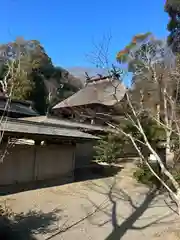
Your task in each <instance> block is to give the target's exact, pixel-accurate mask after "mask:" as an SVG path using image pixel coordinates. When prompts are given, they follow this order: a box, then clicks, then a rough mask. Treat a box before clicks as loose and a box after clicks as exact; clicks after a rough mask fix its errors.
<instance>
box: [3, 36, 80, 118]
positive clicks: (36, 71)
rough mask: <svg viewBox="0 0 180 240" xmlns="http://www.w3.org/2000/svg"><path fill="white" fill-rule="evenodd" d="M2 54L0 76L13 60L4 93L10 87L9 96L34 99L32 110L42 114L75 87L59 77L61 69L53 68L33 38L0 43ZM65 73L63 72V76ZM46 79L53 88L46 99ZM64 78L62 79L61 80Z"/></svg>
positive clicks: (47, 93) (75, 89) (74, 89)
mask: <svg viewBox="0 0 180 240" xmlns="http://www.w3.org/2000/svg"><path fill="white" fill-rule="evenodd" d="M0 52H1V53H2V56H3V57H2V59H1V65H0V79H3V78H4V76H5V75H6V74H7V72H8V68H7V65H9V64H11V63H14V66H13V68H14V70H13V76H12V74H10V75H9V76H8V79H7V80H8V92H10V90H11V88H12V86H13V91H12V98H15V99H20V100H30V101H33V102H34V106H35V108H36V110H37V111H38V112H39V113H40V114H45V113H46V111H47V108H48V107H49V106H52V105H53V104H54V103H57V102H58V101H60V100H63V99H64V98H66V97H69V96H70V95H72V94H73V93H74V92H76V91H77V90H78V89H77V88H76V87H74V86H72V84H70V83H69V82H67V79H65V80H64V79H63V77H62V73H63V74H64V72H65V70H63V69H61V68H59V67H55V66H54V65H53V64H52V61H51V59H50V57H49V56H48V55H47V53H46V51H45V49H44V48H43V46H42V45H41V44H40V43H39V42H38V41H36V40H29V41H26V40H24V39H23V38H18V39H16V41H14V42H11V43H8V44H3V45H0ZM67 74H68V72H67V73H66V75H67ZM45 80H46V81H50V82H51V81H54V82H53V84H54V85H55V88H56V92H55V91H53V96H52V99H51V100H52V101H51V102H47V98H48V95H49V91H51V90H49V89H47V87H46V85H45ZM65 81H66V82H65Z"/></svg>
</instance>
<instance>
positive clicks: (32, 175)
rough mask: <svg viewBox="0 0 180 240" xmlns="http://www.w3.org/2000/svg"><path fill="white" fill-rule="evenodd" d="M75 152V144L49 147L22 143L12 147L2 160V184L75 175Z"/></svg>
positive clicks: (0, 169)
mask: <svg viewBox="0 0 180 240" xmlns="http://www.w3.org/2000/svg"><path fill="white" fill-rule="evenodd" d="M4 148H5V147H2V148H1V149H4ZM2 152H3V151H2ZM74 152H75V146H73V145H59V144H58V145H49V146H36V145H33V146H30V145H21V144H20V145H15V146H14V147H11V148H8V152H7V154H6V155H5V158H4V160H3V162H2V163H0V185H6V184H7V185H8V184H17V183H25V182H32V181H39V180H45V179H53V178H57V177H63V178H64V176H67V178H69V177H72V178H73V171H74Z"/></svg>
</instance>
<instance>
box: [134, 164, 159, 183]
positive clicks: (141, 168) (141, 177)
mask: <svg viewBox="0 0 180 240" xmlns="http://www.w3.org/2000/svg"><path fill="white" fill-rule="evenodd" d="M152 167H153V169H154V171H155V172H156V173H158V171H159V167H158V165H156V164H153V165H152ZM133 176H134V178H135V179H136V180H137V181H138V182H139V183H142V184H145V185H147V186H149V187H152V186H157V187H158V186H159V184H160V183H159V180H158V179H157V178H156V177H155V176H154V174H153V173H152V172H151V171H150V170H149V168H148V166H147V165H145V164H139V165H138V168H137V169H136V170H135V172H134V173H133Z"/></svg>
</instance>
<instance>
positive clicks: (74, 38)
mask: <svg viewBox="0 0 180 240" xmlns="http://www.w3.org/2000/svg"><path fill="white" fill-rule="evenodd" d="M164 2H165V1H164V0H151V1H145V0H136V1H134V0H129V1H127V0H111V1H108V0H107V2H106V1H105V0H96V1H95V0H86V1H84V0H44V1H43V0H31V1H25V0H1V23H3V24H2V26H1V37H0V43H5V42H9V41H12V40H14V39H15V38H16V37H17V36H23V37H24V38H25V39H37V40H39V41H40V42H41V43H42V45H43V46H44V47H45V49H46V51H47V53H48V54H49V56H50V57H51V58H52V60H53V62H54V64H56V65H60V66H62V67H71V66H89V65H90V63H89V62H88V60H87V58H86V54H88V53H89V52H91V51H93V48H94V47H93V41H96V42H100V41H101V39H102V36H103V35H104V34H105V35H106V34H107V33H109V32H111V35H112V41H111V46H110V50H111V59H113V58H115V54H116V52H117V51H118V50H120V49H122V48H123V47H124V46H125V45H127V44H128V43H129V41H130V40H131V37H132V36H133V35H134V34H137V33H143V32H147V31H151V32H153V33H154V34H155V35H156V36H157V37H160V38H164V37H166V35H167V31H166V25H167V22H168V16H167V14H166V13H164V10H163V8H164ZM93 39H94V40H93Z"/></svg>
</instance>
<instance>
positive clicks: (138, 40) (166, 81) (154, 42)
mask: <svg viewBox="0 0 180 240" xmlns="http://www.w3.org/2000/svg"><path fill="white" fill-rule="evenodd" d="M117 60H118V61H119V62H120V63H126V64H128V70H129V71H131V72H132V73H133V78H132V79H133V82H132V83H133V84H134V85H133V87H134V88H133V89H132V91H131V95H132V98H131V100H132V101H134V99H135V103H136V105H137V108H138V111H144V109H145V110H146V112H148V114H149V113H151V114H152V115H155V116H154V117H157V119H158V121H161V122H162V123H163V124H165V125H166V126H167V128H169V127H170V125H171V124H172V121H171V120H170V119H169V118H171V116H169V113H168V107H169V102H168V101H169V100H167V98H166V96H165V95H166V94H168V96H171V97H173V98H175V95H174V91H175V89H177V87H178V86H179V74H174V73H175V70H176V58H175V56H174V54H173V53H172V51H171V48H170V47H168V46H167V44H166V42H165V41H159V40H158V39H156V38H155V37H154V36H153V35H152V34H150V33H148V34H144V35H136V36H135V37H134V38H133V40H132V41H131V43H130V44H129V45H128V46H126V47H125V49H124V50H122V51H120V52H119V53H118V54H117ZM176 76H177V77H176ZM165 92H166V94H165ZM176 103H177V99H176ZM171 134H172V132H170V131H169V130H168V129H166V156H167V157H168V156H169V155H170V135H171Z"/></svg>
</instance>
